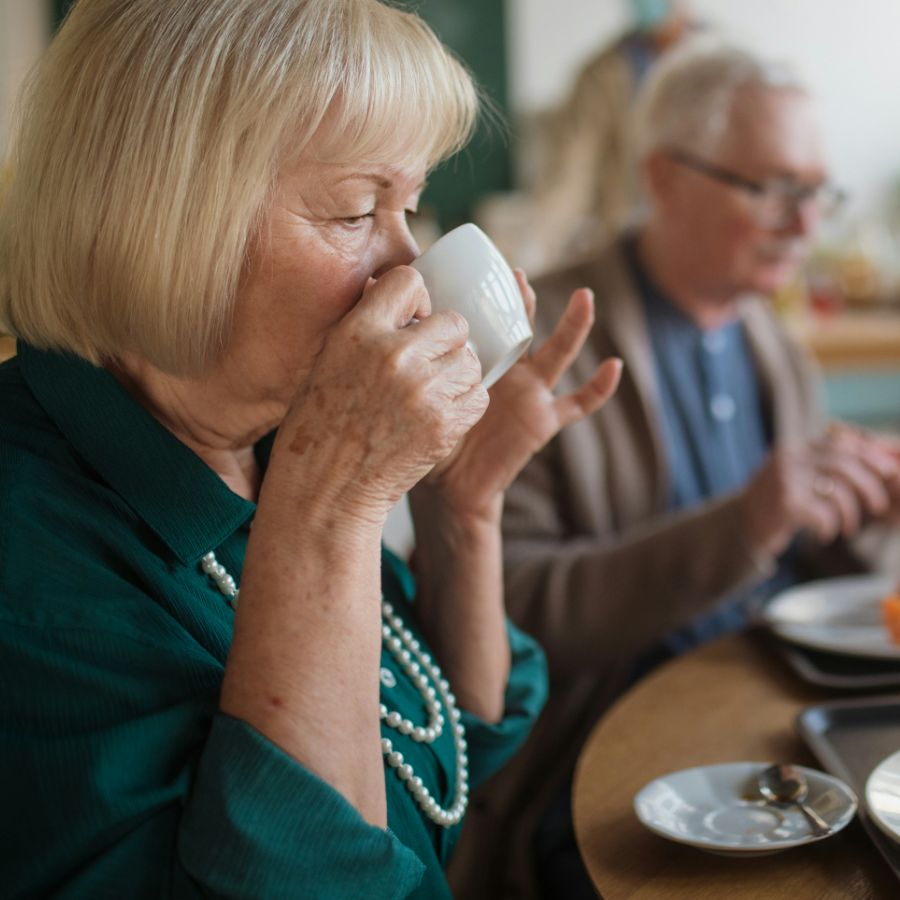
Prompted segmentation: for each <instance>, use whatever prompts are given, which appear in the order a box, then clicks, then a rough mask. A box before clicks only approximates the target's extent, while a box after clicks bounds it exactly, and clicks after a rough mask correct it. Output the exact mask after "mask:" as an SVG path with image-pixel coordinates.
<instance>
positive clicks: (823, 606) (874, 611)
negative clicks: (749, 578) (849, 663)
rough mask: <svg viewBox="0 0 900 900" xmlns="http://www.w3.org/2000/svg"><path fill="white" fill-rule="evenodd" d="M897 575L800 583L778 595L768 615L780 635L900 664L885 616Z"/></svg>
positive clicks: (765, 613)
mask: <svg viewBox="0 0 900 900" xmlns="http://www.w3.org/2000/svg"><path fill="white" fill-rule="evenodd" d="M896 581H897V579H896V578H895V577H894V576H893V575H848V576H846V577H844V578H826V579H823V580H821V581H810V582H808V583H807V584H801V585H797V586H796V587H792V588H789V589H788V590H786V591H782V593H780V594H778V595H777V596H776V597H773V598H772V600H770V601H769V603H767V604H766V606H765V607H763V610H762V617H763V619H764V620H765V621H766V622H767V623H768V625H769V627H770V628H771V629H772V630H773V631H774V632H775V634H777V635H778V636H779V637H781V638H784V640H786V641H792V642H793V643H795V644H801V645H802V646H804V647H812V648H813V649H814V650H826V651H828V652H829V653H840V654H843V655H845V656H861V657H870V658H874V659H896V660H900V644H895V643H894V642H893V641H892V640H891V636H890V634H889V632H888V630H887V628H885V626H884V623H883V622H882V618H881V599H882V598H883V597H886V596H887V595H888V594H892V593H893V592H894V588H895V587H896Z"/></svg>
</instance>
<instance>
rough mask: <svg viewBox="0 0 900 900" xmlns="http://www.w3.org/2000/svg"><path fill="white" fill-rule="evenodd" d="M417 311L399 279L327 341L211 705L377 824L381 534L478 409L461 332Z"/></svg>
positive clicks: (258, 538)
mask: <svg viewBox="0 0 900 900" xmlns="http://www.w3.org/2000/svg"><path fill="white" fill-rule="evenodd" d="M429 312H430V308H429V303H428V296H427V293H426V292H425V290H424V287H423V285H422V282H421V279H420V277H419V276H418V274H417V273H415V272H414V271H413V270H411V269H408V268H405V267H401V268H397V269H394V270H392V271H391V272H388V273H387V274H385V275H384V276H383V277H382V278H380V279H379V280H378V282H377V283H372V284H371V285H370V286H369V288H367V290H366V291H365V293H364V295H363V298H362V300H361V301H360V303H359V304H357V306H356V307H355V308H354V309H353V310H352V311H351V312H350V313H349V314H348V315H347V316H345V317H344V318H343V319H342V320H341V321H340V322H339V323H338V324H337V325H336V326H335V327H334V328H333V330H332V331H331V333H330V334H329V335H328V337H327V339H326V340H325V343H324V346H323V349H322V351H321V353H320V354H319V355H318V356H317V358H316V360H315V362H314V364H313V366H312V368H311V371H310V373H309V375H308V377H307V378H305V379H304V382H303V386H302V388H301V390H300V391H299V393H298V395H297V397H296V399H295V401H294V403H293V406H292V408H291V410H290V411H289V413H288V415H287V417H286V418H285V421H284V423H283V424H282V426H281V428H280V429H279V435H278V438H277V440H276V442H275V446H274V447H273V452H272V457H271V460H270V463H269V469H268V472H267V475H266V478H265V481H264V484H263V488H262V492H261V496H260V500H259V506H258V510H257V514H256V518H255V520H254V524H253V530H252V533H251V537H250V541H249V544H248V548H247V555H246V559H245V564H244V573H243V578H242V584H241V593H240V603H239V605H238V611H237V617H236V621H235V634H234V642H233V646H232V650H231V654H230V656H229V660H228V664H227V667H226V672H225V679H224V684H223V689H222V697H221V708H222V710H223V711H224V712H227V713H229V714H230V715H232V716H234V717H235V718H238V719H241V720H243V721H245V722H248V723H249V724H250V725H252V726H253V727H254V728H255V729H256V730H257V731H259V732H260V733H262V734H263V735H265V736H266V737H267V738H269V739H270V740H271V741H273V742H274V743H275V744H277V745H278V746H280V747H281V748H282V749H283V750H285V751H286V752H287V753H288V754H290V755H291V756H293V757H294V758H295V759H297V760H299V761H300V762H301V763H302V764H303V765H304V766H305V767H307V768H308V769H310V770H311V771H312V772H314V773H315V774H317V775H318V776H319V777H320V778H322V779H323V780H324V781H326V782H328V783H329V784H330V785H332V786H333V787H335V788H337V789H338V790H339V791H340V792H341V793H343V794H344V796H345V797H347V799H348V800H349V801H350V802H351V803H352V804H353V805H354V806H355V807H356V808H357V809H358V810H359V811H360V812H361V813H362V815H363V816H364V818H366V819H367V821H369V822H371V823H373V824H378V825H381V826H384V825H385V824H386V801H385V788H384V769H383V762H382V759H381V749H380V740H379V738H380V732H379V712H378V705H379V704H378V692H379V680H378V673H379V658H380V648H381V618H380V611H379V597H380V590H379V585H380V556H379V544H380V537H381V531H382V527H383V524H384V520H385V517H386V515H387V512H388V510H389V509H390V508H391V506H392V505H393V504H394V503H395V502H396V501H397V499H399V497H400V496H401V495H402V493H403V492H404V491H406V490H408V489H409V488H410V487H411V486H412V485H413V484H414V483H415V482H416V481H418V480H419V479H420V478H421V477H422V476H423V475H424V474H425V473H426V472H428V471H429V470H430V469H431V467H432V466H433V465H434V464H435V462H437V461H438V460H440V459H442V458H443V457H444V456H446V454H447V453H448V452H449V451H450V450H451V449H452V447H453V446H455V445H456V443H457V442H458V441H459V440H460V438H461V437H462V435H463V434H464V433H465V432H466V431H468V429H469V428H471V426H472V425H473V424H474V422H475V421H477V420H478V419H479V418H480V417H481V415H482V413H483V412H484V409H485V407H486V405H487V396H486V392H485V391H484V389H483V388H481V387H480V385H479V383H478V379H479V372H478V365H477V361H476V360H475V359H474V357H473V356H472V354H471V353H470V352H469V351H468V350H467V349H466V348H465V340H466V335H467V329H466V327H465V323H464V321H463V320H462V319H461V317H459V316H456V315H455V314H443V315H434V316H430V315H429ZM413 317H416V318H418V319H420V320H421V321H419V322H417V323H414V324H412V325H410V324H409V323H410V320H411V319H413Z"/></svg>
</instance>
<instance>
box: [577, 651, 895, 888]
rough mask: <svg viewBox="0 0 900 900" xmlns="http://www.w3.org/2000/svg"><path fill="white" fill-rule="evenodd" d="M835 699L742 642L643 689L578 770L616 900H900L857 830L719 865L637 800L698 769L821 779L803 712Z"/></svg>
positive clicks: (624, 704) (584, 819) (586, 843)
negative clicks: (660, 783)
mask: <svg viewBox="0 0 900 900" xmlns="http://www.w3.org/2000/svg"><path fill="white" fill-rule="evenodd" d="M835 696H836V695H835V694H833V693H829V692H825V691H823V690H821V689H819V688H814V687H812V686H811V685H807V684H805V683H804V682H802V681H800V680H799V678H798V677H797V676H796V675H794V674H793V673H792V672H791V671H790V670H789V669H788V668H787V666H786V664H785V663H784V662H783V661H782V659H781V658H780V656H778V654H777V653H776V652H775V651H774V650H773V649H772V648H771V647H770V646H767V645H766V644H765V643H764V642H763V641H762V640H761V639H760V638H759V636H754V635H741V636H731V637H727V638H723V639H722V640H719V641H716V642H714V643H712V644H709V645H707V646H705V647H702V648H700V649H699V650H696V651H694V652H693V653H690V654H687V655H686V656H683V657H681V658H679V659H676V660H674V661H673V662H670V663H668V664H666V665H664V666H662V667H661V668H660V669H658V670H656V671H655V672H654V673H653V674H651V675H650V676H648V677H647V678H645V679H643V680H642V681H641V682H639V683H638V684H637V685H636V686H635V687H634V688H632V690H630V691H629V692H628V693H627V694H625V695H624V696H623V697H622V698H620V700H619V701H618V702H617V703H616V705H615V706H613V707H612V709H610V710H609V712H608V713H607V714H606V715H605V716H604V717H603V718H602V719H601V720H600V722H598V724H597V725H596V727H595V728H594V730H593V732H592V733H591V736H590V738H589V739H588V741H587V743H586V744H585V746H584V748H583V750H582V752H581V755H580V757H579V761H578V767H577V769H576V773H575V781H574V787H573V815H574V821H575V834H576V837H577V839H578V845H579V848H580V850H581V855H582V857H583V858H584V860H585V864H586V866H587V869H588V872H589V873H590V875H591V878H592V879H593V882H594V884H595V886H596V887H597V889H598V890H599V891H600V893H601V894H602V896H603V897H604V898H605V900H626V898H628V900H650V898H683V900H722V898H727V900H745V898H746V900H750V898H753V900H762V898H765V900H777V898H780V897H785V898H788V897H789V898H791V900H802V898H810V900H839V898H840V900H851V898H852V900H855V898H878V900H880V898H889V897H890V898H896V897H900V885H898V883H897V880H896V878H895V877H894V875H893V873H892V872H891V870H890V868H889V867H888V865H887V863H886V862H885V861H884V860H883V859H882V857H881V856H880V854H879V853H878V851H877V850H876V849H875V847H874V846H873V845H872V844H871V842H870V841H869V839H868V837H867V835H866V833H865V831H864V830H863V828H862V826H861V825H860V823H859V822H858V821H857V820H854V821H853V822H851V824H850V825H849V826H848V827H847V828H846V829H844V830H843V831H842V832H840V833H839V834H837V835H835V836H833V837H831V838H828V839H827V840H824V841H820V842H818V843H815V844H810V845H809V846H806V847H796V848H792V849H790V850H786V851H784V852H782V853H777V854H773V855H771V856H764V857H755V858H751V859H734V858H728V857H723V856H714V855H712V854H709V853H705V852H703V851H702V850H697V849H695V848H692V847H686V846H683V845H681V844H677V843H675V842H672V841H668V840H665V839H664V838H661V837H658V836H657V835H655V834H653V833H652V832H650V831H648V830H647V829H646V828H645V827H644V826H643V825H642V824H641V823H640V822H639V821H638V819H637V816H636V815H635V813H634V810H633V807H632V800H633V798H634V795H635V794H636V793H637V791H638V790H639V789H640V788H641V787H643V786H644V785H645V784H646V783H647V782H649V781H652V780H653V779H654V778H657V777H659V776H660V775H664V774H666V773H667V772H673V771H676V770H678V769H686V768H689V767H691V766H699V765H708V764H713V763H722V762H737V761H741V760H750V761H757V760H758V761H761V762H767V761H775V760H777V761H779V762H793V763H798V764H801V765H809V766H813V767H815V768H821V766H819V764H818V763H817V762H816V760H815V758H814V757H813V756H812V754H811V753H810V751H809V750H808V749H807V748H806V745H805V744H804V743H803V741H802V739H801V738H800V737H799V735H798V734H797V732H796V730H795V726H794V719H795V717H796V715H797V713H798V712H799V711H800V710H801V709H802V708H803V707H804V706H808V705H812V704H816V703H820V702H822V701H824V700H827V699H834V698H835Z"/></svg>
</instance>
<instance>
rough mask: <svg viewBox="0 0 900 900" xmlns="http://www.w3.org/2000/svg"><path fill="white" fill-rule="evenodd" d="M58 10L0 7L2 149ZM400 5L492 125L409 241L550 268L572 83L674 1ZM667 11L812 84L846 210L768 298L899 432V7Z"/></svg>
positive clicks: (769, 1)
mask: <svg viewBox="0 0 900 900" xmlns="http://www.w3.org/2000/svg"><path fill="white" fill-rule="evenodd" d="M70 2H71V0H0V155H3V156H5V153H6V149H7V142H8V136H9V133H10V128H11V124H12V119H13V116H14V98H15V96H16V94H17V92H18V90H19V87H20V85H21V82H22V80H23V78H24V77H25V75H26V73H27V71H28V69H29V67H30V66H31V65H33V63H34V62H35V60H36V59H37V58H38V57H39V55H40V53H41V51H42V49H43V47H44V46H46V43H47V41H48V40H49V38H50V36H51V35H52V33H53V30H54V29H55V28H56V27H57V26H58V24H59V23H60V21H61V20H62V18H63V17H64V15H65V12H66V10H67V8H68V6H69V5H70ZM399 5H402V6H405V7H407V8H412V9H415V10H417V11H418V12H419V13H420V14H421V15H423V16H424V17H425V18H426V19H427V20H428V21H429V22H430V23H431V24H432V26H433V27H434V28H435V30H436V31H437V32H438V33H439V35H440V36H441V38H442V39H443V40H444V41H445V42H446V43H447V44H449V45H450V46H451V47H453V48H454V49H455V50H456V52H457V54H458V55H459V56H460V57H462V59H463V60H465V62H466V63H467V64H468V65H469V67H470V68H471V69H472V70H473V71H474V73H475V74H476V76H477V78H478V80H479V81H480V82H481V84H482V85H483V86H484V88H485V91H486V93H487V94H488V95H489V96H490V98H491V99H492V101H493V103H494V105H495V106H496V108H497V110H498V111H499V112H500V113H501V118H502V120H503V122H504V124H503V125H502V126H498V125H496V124H495V125H493V126H492V125H491V124H490V123H487V124H484V125H482V127H481V129H480V130H479V133H478V134H477V135H476V138H475V140H474V141H473V143H472V144H471V145H470V147H469V148H468V149H467V150H466V151H464V152H463V153H462V154H461V155H460V156H459V157H458V158H456V159H453V160H451V161H450V162H448V163H447V164H446V165H445V166H444V167H443V168H442V169H441V170H440V171H438V172H437V173H435V174H434V176H433V177H432V179H431V182H430V184H429V188H428V192H427V194H426V197H425V198H424V202H423V209H422V212H421V215H420V216H419V218H418V219H417V222H416V232H417V238H418V239H419V241H420V244H421V245H422V246H423V247H424V246H427V245H428V243H429V242H430V241H432V240H434V238H435V237H436V236H438V235H439V234H440V233H441V232H442V231H443V230H446V229H447V228H449V227H452V226H453V225H456V224H459V223H460V222H463V221H468V220H474V221H477V222H478V223H479V224H481V225H482V227H484V228H485V230H487V231H488V232H489V233H490V234H491V236H492V237H493V238H494V239H495V240H496V241H497V243H498V244H499V245H500V246H501V249H503V251H504V252H505V253H506V255H507V256H508V257H509V258H510V261H511V262H512V263H514V264H519V265H523V266H524V267H525V268H526V270H527V271H528V272H529V274H532V275H534V274H538V273H539V272H540V271H541V270H543V269H546V268H548V267H550V266H552V265H553V264H554V262H555V261H556V259H555V256H554V252H553V251H552V249H551V246H550V245H551V244H552V236H551V237H550V238H547V239H543V238H542V237H541V229H540V225H541V223H542V222H550V221H552V220H551V217H549V216H545V215H543V207H542V205H541V204H542V202H543V200H542V197H543V196H544V194H545V193H546V190H547V188H546V186H547V184H548V178H549V179H550V180H551V181H552V180H553V178H554V177H555V174H556V173H555V172H554V166H555V165H557V166H558V165H559V162H558V161H559V160H560V159H561V158H564V156H563V157H561V156H560V153H561V152H562V153H564V152H565V151H566V149H567V148H566V141H567V140H569V137H570V133H569V130H568V124H569V123H570V121H571V120H570V119H567V118H566V116H567V115H569V113H570V112H571V108H572V105H573V102H574V101H575V99H576V98H575V93H577V90H578V88H577V84H578V80H579V76H580V75H582V74H583V73H584V71H586V67H587V68H590V67H591V66H592V65H594V64H595V63H597V61H598V60H599V59H600V56H601V55H602V53H603V51H605V50H608V49H609V48H611V47H614V46H615V44H616V42H617V41H618V40H619V39H620V38H621V36H622V35H623V34H626V33H628V32H630V31H634V30H635V29H636V30H638V31H640V30H641V29H646V30H648V31H652V30H653V29H654V28H656V29H658V28H659V27H660V22H661V21H663V20H664V18H665V16H664V15H663V10H664V9H665V8H668V7H670V6H671V5H672V4H670V3H668V2H666V0H642V2H641V0H417V2H416V0H413V2H404V3H402V4H399ZM675 6H676V7H677V6H678V4H677V3H676V4H675ZM678 13H679V15H680V17H681V18H683V19H684V20H685V22H686V23H687V26H688V30H689V31H691V32H693V31H709V32H711V33H713V34H716V35H720V36H723V37H725V38H728V39H730V40H732V41H734V42H736V43H739V44H741V45H743V46H746V47H748V48H750V49H751V50H756V51H758V52H760V53H762V54H764V55H766V56H769V57H776V58H779V59H782V60H785V61H788V62H790V63H792V64H793V65H795V66H796V67H797V68H798V69H799V71H800V73H801V75H802V76H803V77H804V78H805V79H806V81H807V82H808V84H809V85H810V86H811V88H812V90H813V92H814V94H815V98H816V102H817V105H818V109H819V113H820V119H821V122H822V125H823V129H824V133H825V139H826V144H827V147H828V150H829V156H830V159H831V162H832V176H833V180H834V181H835V182H836V183H837V184H839V185H840V186H841V187H842V188H844V189H845V190H846V191H847V194H848V202H847V204H846V206H845V208H844V211H843V213H842V215H841V216H840V217H839V218H838V219H837V220H836V221H834V222H830V223H829V224H828V227H827V228H825V229H824V230H823V232H822V235H821V238H820V242H819V246H818V247H817V249H816V251H815V253H814V254H813V256H812V258H811V260H810V263H809V265H808V267H807V270H806V271H805V272H804V273H803V277H802V278H800V279H798V282H797V283H796V284H795V285H792V286H791V288H790V289H788V290H786V291H784V292H783V293H782V295H781V296H778V297H775V298H773V300H774V302H775V304H776V308H777V309H778V310H779V312H780V313H781V314H782V315H783V317H784V319H785V321H786V322H787V323H788V324H789V326H790V328H791V329H792V331H793V332H794V333H795V334H796V336H797V337H798V338H799V339H800V340H801V341H803V342H804V343H806V344H807V345H808V346H809V347H810V348H811V350H812V351H813V353H814V354H815V356H816V357H817V358H818V359H819V362H820V363H821V365H822V366H823V368H824V371H825V375H826V388H827V401H828V405H829V409H830V410H831V411H832V412H833V413H834V414H835V415H838V416H841V417H844V418H849V419H851V420H853V421H857V422H860V423H862V424H866V425H870V426H876V427H886V428H890V429H892V430H897V431H900V115H898V112H897V109H896V107H897V102H896V96H897V94H898V93H900V91H898V90H897V88H900V53H898V52H897V50H896V40H897V35H898V34H900V2H898V0H855V2H853V3H847V2H846V0H754V2H753V3H747V2H746V0H684V2H683V3H681V4H680V8H679V9H678ZM668 14H671V10H670V11H669V13H668ZM654 40H655V37H654ZM668 41H669V38H668V37H666V38H665V41H662V40H661V41H660V46H663V45H664V44H666V43H667V42H668ZM644 64H652V60H644ZM599 105H600V104H599V103H598V106H599ZM561 148H562V149H561ZM601 302H602V298H601ZM6 346H7V348H8V346H9V345H8V343H7V345H6ZM2 350H3V346H2V345H0V352H2Z"/></svg>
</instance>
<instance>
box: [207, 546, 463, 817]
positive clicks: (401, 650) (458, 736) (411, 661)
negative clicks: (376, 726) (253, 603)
mask: <svg viewBox="0 0 900 900" xmlns="http://www.w3.org/2000/svg"><path fill="white" fill-rule="evenodd" d="M200 567H201V568H202V569H203V571H204V572H205V573H206V574H207V575H208V576H209V578H210V579H211V580H212V581H213V582H214V583H215V585H216V587H217V588H218V589H219V592H220V593H221V594H222V595H223V596H224V597H225V602H226V603H227V604H228V605H229V606H230V607H231V608H232V609H234V608H235V607H236V605H237V601H238V595H239V593H240V591H239V590H238V586H237V583H236V582H235V580H234V578H232V577H231V575H229V574H228V572H227V571H226V569H225V567H224V566H223V565H222V564H221V563H220V562H219V561H218V560H217V559H216V555H215V553H213V552H212V551H210V552H209V553H207V554H206V556H204V557H203V558H202V559H201V560H200ZM381 617H382V625H381V636H382V640H383V642H384V645H385V646H386V647H387V649H388V651H389V652H390V654H391V656H393V657H394V659H395V660H396V661H397V664H398V665H399V666H400V668H402V669H403V670H404V671H405V672H406V674H407V676H408V678H409V679H410V681H411V682H412V683H413V685H415V688H416V690H417V691H418V692H419V695H420V696H421V698H422V702H423V703H424V704H425V709H426V711H427V713H428V724H427V725H424V726H423V725H416V724H415V723H414V722H412V721H411V720H410V719H407V718H404V717H403V716H402V715H401V714H400V713H399V712H397V711H396V710H389V709H388V708H387V706H385V704H384V703H381V704H379V707H378V713H379V717H380V719H381V721H382V722H383V723H384V724H385V725H387V726H388V727H389V728H393V729H394V730H396V731H399V732H400V734H404V735H408V736H409V737H410V738H411V739H412V740H414V741H415V742H416V743H420V744H431V743H433V742H434V741H436V740H437V739H438V738H439V737H440V736H441V734H442V733H443V730H444V724H445V719H444V715H443V713H442V711H441V702H443V705H444V707H446V709H447V715H448V717H449V719H450V727H451V729H452V733H453V744H454V748H455V751H456V780H455V791H454V794H455V796H454V798H453V803H452V804H451V805H450V807H449V808H447V809H444V808H443V807H442V806H441V805H440V804H439V803H438V802H437V801H436V800H435V799H434V797H432V796H431V792H430V791H429V790H428V788H427V787H425V785H424V784H423V782H422V779H421V778H420V777H419V776H418V775H416V774H415V772H414V771H413V767H412V766H411V765H410V764H409V763H408V762H405V761H404V759H403V754H402V753H400V751H399V750H395V749H394V745H393V743H392V742H391V741H390V739H389V738H382V739H381V752H382V754H383V755H384V758H385V761H386V762H387V764H388V766H390V768H392V769H393V770H394V771H395V772H396V773H397V777H398V778H399V779H400V781H401V782H403V784H405V785H406V788H407V790H408V791H409V793H410V794H411V795H412V797H413V799H414V800H415V801H416V803H417V804H418V805H419V808H420V809H421V810H422V812H424V813H425V815H426V816H428V818H429V819H431V821H432V822H434V823H435V824H436V825H440V826H441V827H443V828H449V827H451V826H453V825H456V824H458V823H459V822H460V821H461V820H462V817H463V815H464V814H465V811H466V807H467V806H468V803H469V758H468V756H467V755H466V749H467V744H466V730H465V727H464V726H463V724H462V722H461V721H460V718H461V716H460V712H459V710H458V709H457V708H456V697H454V696H453V694H452V693H451V691H450V685H449V683H448V682H447V680H446V679H445V678H444V677H443V675H442V673H441V670H440V668H439V667H438V665H437V663H436V662H435V661H434V660H433V659H432V658H431V656H430V655H429V654H428V653H426V652H425V651H424V650H423V649H422V647H421V645H420V644H419V642H418V641H417V640H416V639H415V637H414V636H413V634H412V632H411V631H410V630H409V629H408V628H406V627H405V626H404V624H403V620H402V619H401V618H400V617H399V616H398V615H396V614H395V612H394V608H393V606H391V604H390V603H388V602H387V601H386V600H385V599H384V598H383V597H382V600H381ZM439 698H440V699H439Z"/></svg>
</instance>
